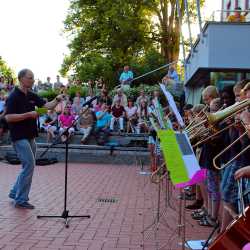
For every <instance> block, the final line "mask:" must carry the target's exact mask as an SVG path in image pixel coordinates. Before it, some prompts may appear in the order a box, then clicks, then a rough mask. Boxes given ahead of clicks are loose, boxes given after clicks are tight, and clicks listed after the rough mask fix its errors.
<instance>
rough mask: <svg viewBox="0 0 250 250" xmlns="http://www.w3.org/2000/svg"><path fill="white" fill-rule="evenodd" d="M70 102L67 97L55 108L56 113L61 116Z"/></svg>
mask: <svg viewBox="0 0 250 250" xmlns="http://www.w3.org/2000/svg"><path fill="white" fill-rule="evenodd" d="M68 102H69V96H68V95H65V98H64V99H63V101H61V102H59V103H58V104H57V105H56V107H55V111H56V113H57V115H60V114H62V113H63V111H64V108H65V107H66V105H67V104H68Z"/></svg>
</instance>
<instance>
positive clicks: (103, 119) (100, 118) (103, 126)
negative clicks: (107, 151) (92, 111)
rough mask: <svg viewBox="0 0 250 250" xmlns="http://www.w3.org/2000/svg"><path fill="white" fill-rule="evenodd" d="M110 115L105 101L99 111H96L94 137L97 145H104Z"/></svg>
mask: <svg viewBox="0 0 250 250" xmlns="http://www.w3.org/2000/svg"><path fill="white" fill-rule="evenodd" d="M110 120H111V115H110V114H109V112H108V108H107V105H106V103H103V104H102V106H101V111H98V112H96V127H95V137H96V141H97V144H98V145H105V143H106V142H107V141H108V135H109V126H110Z"/></svg>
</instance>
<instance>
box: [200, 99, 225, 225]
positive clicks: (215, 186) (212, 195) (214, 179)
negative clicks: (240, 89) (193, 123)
mask: <svg viewBox="0 0 250 250" xmlns="http://www.w3.org/2000/svg"><path fill="white" fill-rule="evenodd" d="M222 106H223V103H222V100H221V99H220V98H215V99H213V100H212V101H211V103H210V106H209V109H210V112H211V113H215V112H217V111H218V110H220V109H221V107H222ZM205 148H206V150H207V164H206V168H207V191H208V215H207V216H206V217H205V218H203V220H201V221H200V223H199V224H200V225H201V226H215V225H216V221H217V217H218V212H219V207H220V176H219V172H218V170H217V169H215V168H214V167H213V158H214V157H215V156H216V155H217V154H218V153H220V152H221V151H222V150H223V140H222V138H221V135H219V136H217V137H216V138H214V139H213V140H212V141H209V142H208V143H207V144H206V147H205Z"/></svg>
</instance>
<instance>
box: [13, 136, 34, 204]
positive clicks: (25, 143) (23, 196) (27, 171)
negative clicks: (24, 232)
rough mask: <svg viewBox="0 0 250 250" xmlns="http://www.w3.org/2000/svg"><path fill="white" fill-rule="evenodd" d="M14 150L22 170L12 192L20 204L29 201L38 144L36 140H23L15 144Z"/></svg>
mask: <svg viewBox="0 0 250 250" xmlns="http://www.w3.org/2000/svg"><path fill="white" fill-rule="evenodd" d="M13 146H14V149H15V151H16V153H17V155H18V157H19V159H20V161H21V163H22V169H21V172H20V173H19V175H18V177H17V180H16V182H15V184H14V186H13V188H12V189H11V191H10V195H11V196H12V197H15V201H16V203H18V204H22V203H24V202H27V201H28V200H29V192H30V188H31V183H32V177H33V172H34V167H35V154H36V143H35V140H34V139H31V140H28V139H21V140H17V141H15V142H14V143H13Z"/></svg>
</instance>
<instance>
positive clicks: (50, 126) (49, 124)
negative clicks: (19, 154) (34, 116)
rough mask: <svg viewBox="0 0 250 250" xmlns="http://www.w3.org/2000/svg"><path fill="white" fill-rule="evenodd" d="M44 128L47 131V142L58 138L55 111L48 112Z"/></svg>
mask: <svg viewBox="0 0 250 250" xmlns="http://www.w3.org/2000/svg"><path fill="white" fill-rule="evenodd" d="M43 128H44V129H45V130H46V131H47V142H49V141H50V140H51V139H52V140H53V139H54V138H55V137H56V136H55V131H56V130H57V113H56V111H55V110H48V113H47V115H46V117H45V120H44V123H43Z"/></svg>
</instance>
